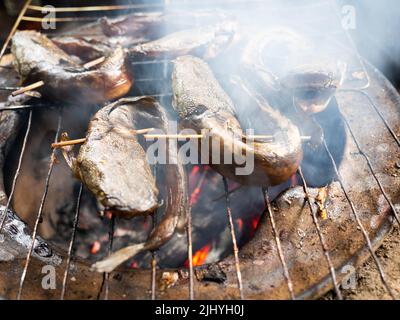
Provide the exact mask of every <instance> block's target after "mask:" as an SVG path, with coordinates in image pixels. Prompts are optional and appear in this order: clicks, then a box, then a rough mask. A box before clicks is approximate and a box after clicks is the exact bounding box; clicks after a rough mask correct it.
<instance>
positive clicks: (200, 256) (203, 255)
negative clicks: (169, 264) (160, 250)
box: [184, 244, 211, 267]
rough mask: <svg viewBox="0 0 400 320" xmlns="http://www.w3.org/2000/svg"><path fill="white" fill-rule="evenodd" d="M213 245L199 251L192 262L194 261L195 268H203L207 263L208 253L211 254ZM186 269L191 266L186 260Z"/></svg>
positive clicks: (207, 245)
mask: <svg viewBox="0 0 400 320" xmlns="http://www.w3.org/2000/svg"><path fill="white" fill-rule="evenodd" d="M210 249H211V245H209V244H206V245H205V246H204V247H203V248H201V249H200V250H197V251H196V253H195V254H194V255H193V258H192V261H193V267H196V266H201V265H202V264H204V263H205V262H206V259H207V256H208V253H209V252H210ZM184 265H185V267H188V266H189V261H188V260H186V261H185V263H184Z"/></svg>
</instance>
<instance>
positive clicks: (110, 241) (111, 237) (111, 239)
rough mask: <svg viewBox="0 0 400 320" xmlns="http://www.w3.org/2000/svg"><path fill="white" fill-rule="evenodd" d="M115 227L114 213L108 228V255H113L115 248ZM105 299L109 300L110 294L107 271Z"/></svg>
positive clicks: (105, 274)
mask: <svg viewBox="0 0 400 320" xmlns="http://www.w3.org/2000/svg"><path fill="white" fill-rule="evenodd" d="M114 228H115V216H114V215H112V216H111V219H110V225H109V230H108V253H107V254H108V256H110V255H111V253H112V250H113V244H114ZM103 279H104V281H103V283H104V300H108V297H109V294H110V273H108V272H105V273H104V278H103Z"/></svg>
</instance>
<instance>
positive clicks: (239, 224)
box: [236, 218, 243, 232]
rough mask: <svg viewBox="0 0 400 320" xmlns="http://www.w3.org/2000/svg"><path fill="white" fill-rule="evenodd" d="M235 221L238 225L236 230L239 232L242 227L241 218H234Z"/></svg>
mask: <svg viewBox="0 0 400 320" xmlns="http://www.w3.org/2000/svg"><path fill="white" fill-rule="evenodd" d="M236 223H237V226H238V231H239V232H242V229H243V219H240V218H239V219H236Z"/></svg>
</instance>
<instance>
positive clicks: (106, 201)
mask: <svg viewBox="0 0 400 320" xmlns="http://www.w3.org/2000/svg"><path fill="white" fill-rule="evenodd" d="M135 109H136V106H135V104H133V103H125V102H124V101H123V100H122V101H117V102H115V103H112V104H110V105H108V106H106V107H104V108H102V109H100V110H99V111H98V112H97V113H96V114H95V115H94V117H93V119H92V120H91V121H90V124H89V129H88V133H87V136H86V142H85V143H84V144H83V145H82V146H81V147H80V149H79V153H78V156H77V157H76V158H74V157H73V155H72V150H69V149H63V153H64V156H65V158H66V160H67V163H68V164H69V166H70V167H71V169H72V171H73V172H74V174H75V175H76V176H77V177H78V178H79V179H80V180H82V182H83V183H84V184H85V185H86V186H87V187H88V188H89V190H90V191H91V192H92V193H93V194H95V196H96V198H97V200H98V202H99V203H100V204H101V205H102V206H103V207H104V208H105V209H107V210H110V211H112V212H113V213H115V214H116V215H119V216H123V217H126V218H130V217H133V216H136V215H139V214H149V213H151V212H153V211H154V210H155V209H156V208H157V207H158V206H159V203H158V193H159V191H158V188H157V186H156V181H155V178H154V177H153V174H152V172H151V170H150V166H149V164H148V162H147V159H146V153H145V151H144V150H143V147H142V146H141V144H140V143H139V141H138V140H137V137H136V136H135V135H134V128H135V127H134V126H135V122H134V113H135V111H136V110H135ZM125 132H128V133H129V132H131V134H130V135H129V136H128V135H127V134H126V133H125Z"/></svg>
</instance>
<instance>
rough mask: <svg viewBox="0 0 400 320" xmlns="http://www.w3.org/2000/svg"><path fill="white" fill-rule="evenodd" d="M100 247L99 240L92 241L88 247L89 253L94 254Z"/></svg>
mask: <svg viewBox="0 0 400 320" xmlns="http://www.w3.org/2000/svg"><path fill="white" fill-rule="evenodd" d="M100 248H101V243H100V241H97V240H96V241H95V242H93V244H92V247H91V248H90V253H91V254H96V253H97V252H99V251H100Z"/></svg>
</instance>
